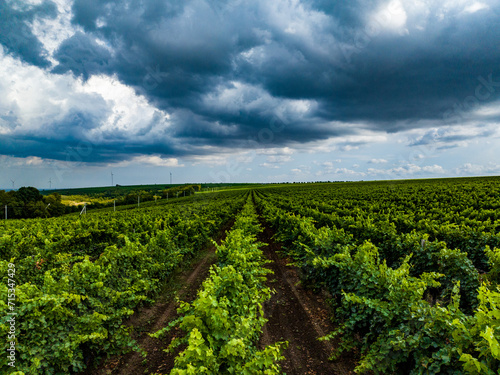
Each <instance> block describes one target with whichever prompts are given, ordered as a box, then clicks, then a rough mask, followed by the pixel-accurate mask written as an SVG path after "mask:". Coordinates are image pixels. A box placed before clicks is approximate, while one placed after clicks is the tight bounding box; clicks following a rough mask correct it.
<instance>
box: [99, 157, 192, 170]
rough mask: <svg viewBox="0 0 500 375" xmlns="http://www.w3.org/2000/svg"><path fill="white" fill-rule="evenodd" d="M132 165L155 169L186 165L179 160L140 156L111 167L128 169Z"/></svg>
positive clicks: (111, 164)
mask: <svg viewBox="0 0 500 375" xmlns="http://www.w3.org/2000/svg"><path fill="white" fill-rule="evenodd" d="M131 165H146V166H147V165H149V166H153V167H184V164H179V159H177V158H162V157H160V156H157V155H139V156H135V157H133V158H132V159H130V160H126V161H121V162H118V163H110V164H108V166H109V167H115V168H119V167H128V166H131Z"/></svg>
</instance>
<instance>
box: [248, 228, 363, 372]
mask: <svg viewBox="0 0 500 375" xmlns="http://www.w3.org/2000/svg"><path fill="white" fill-rule="evenodd" d="M261 225H262V227H263V228H264V231H263V232H262V233H261V234H260V235H259V236H258V239H259V241H262V242H264V243H266V244H268V245H267V246H264V247H263V248H262V250H263V251H264V255H265V256H266V257H267V258H268V259H270V260H272V262H271V263H269V264H268V265H267V267H268V268H269V269H271V270H272V271H273V272H274V275H268V281H267V283H268V284H267V285H268V286H269V287H270V288H272V289H275V290H276V293H275V294H274V295H273V296H272V297H271V299H270V300H269V301H268V302H267V303H266V304H265V305H264V313H265V317H266V318H267V319H268V320H269V321H268V322H267V323H266V325H265V326H264V330H263V335H262V338H261V345H262V346H265V345H269V344H272V343H274V342H277V341H288V343H289V344H288V349H287V350H286V351H285V352H284V356H285V358H286V359H285V360H284V361H283V362H281V366H282V371H283V372H284V373H286V374H287V375H304V374H317V375H319V374H325V375H326V374H328V375H335V374H341V375H344V374H353V373H354V367H356V358H355V357H354V355H353V354H352V353H345V354H343V355H342V356H341V357H340V358H339V359H337V360H336V361H334V362H332V361H329V360H328V358H329V357H330V355H331V353H332V352H333V350H334V348H335V345H336V344H337V343H336V342H334V341H332V342H330V341H318V340H317V339H318V338H319V337H321V336H324V335H326V334H327V333H329V332H331V331H333V330H334V328H335V327H334V326H333V324H332V322H331V321H330V319H329V317H330V316H332V314H333V312H332V311H330V308H329V306H328V304H327V303H326V302H325V300H326V299H327V298H328V296H327V295H326V294H324V293H323V294H314V293H313V292H312V291H311V290H308V289H305V288H304V287H302V284H301V282H300V278H299V274H298V271H297V269H296V268H295V267H293V266H288V265H287V264H288V263H289V262H290V261H289V260H288V259H286V258H282V257H280V256H279V255H278V254H277V252H279V251H281V244H279V243H277V242H275V241H274V240H273V238H272V237H273V234H274V233H273V232H272V230H271V229H270V228H268V227H267V226H266V224H265V223H264V222H261Z"/></svg>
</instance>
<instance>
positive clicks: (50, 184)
mask: <svg viewBox="0 0 500 375" xmlns="http://www.w3.org/2000/svg"><path fill="white" fill-rule="evenodd" d="M49 188H50V190H52V177H51V178H49Z"/></svg>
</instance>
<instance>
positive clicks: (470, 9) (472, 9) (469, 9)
mask: <svg viewBox="0 0 500 375" xmlns="http://www.w3.org/2000/svg"><path fill="white" fill-rule="evenodd" d="M489 8H490V7H489V6H488V5H487V4H484V3H480V2H478V1H476V2H474V3H472V4H470V5H468V6H466V7H465V9H464V12H465V13H476V12H478V11H480V10H483V9H489Z"/></svg>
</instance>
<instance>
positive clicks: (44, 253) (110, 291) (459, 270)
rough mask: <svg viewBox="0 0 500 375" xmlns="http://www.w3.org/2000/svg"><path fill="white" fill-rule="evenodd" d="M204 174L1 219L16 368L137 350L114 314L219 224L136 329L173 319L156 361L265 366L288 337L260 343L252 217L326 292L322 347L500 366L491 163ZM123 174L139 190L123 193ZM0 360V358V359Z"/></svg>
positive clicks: (155, 291) (430, 364)
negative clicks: (167, 194)
mask: <svg viewBox="0 0 500 375" xmlns="http://www.w3.org/2000/svg"><path fill="white" fill-rule="evenodd" d="M212 187H215V186H212ZM212 187H211V186H205V185H202V189H201V191H200V192H195V193H193V194H192V195H190V196H186V197H184V196H182V197H178V198H175V199H172V198H171V199H168V200H167V199H157V200H156V201H149V202H146V203H143V204H142V205H140V207H138V205H137V204H130V205H123V206H120V207H119V208H118V209H117V210H116V212H115V210H114V209H113V207H107V208H103V209H96V210H93V211H92V210H89V211H88V212H87V213H86V214H83V215H79V214H78V213H74V214H69V215H64V216H61V217H55V218H45V219H23V220H2V222H1V223H0V254H1V258H0V259H1V260H0V268H1V270H2V284H1V286H0V291H1V298H0V301H1V302H0V310H2V311H1V314H0V321H1V323H2V325H1V336H2V342H3V345H4V353H7V350H8V349H9V347H11V345H12V344H11V341H13V342H14V343H15V345H14V346H15V350H16V370H17V371H21V372H24V373H25V374H68V373H77V372H80V371H84V370H85V369H86V368H88V367H92V366H94V365H95V364H96V363H97V362H96V361H97V359H99V358H104V357H107V356H109V355H112V354H113V355H120V353H123V352H126V351H128V350H139V348H138V346H137V343H136V342H135V341H134V340H133V339H132V336H131V331H132V330H133V329H134V328H133V327H132V328H131V327H130V326H129V325H127V324H125V323H126V322H127V319H129V318H130V317H131V316H134V314H136V313H137V312H138V308H139V307H140V306H143V305H145V304H146V305H151V304H153V305H154V304H155V301H156V300H157V298H159V293H160V291H161V290H162V286H163V285H165V283H168V282H169V280H170V279H171V277H172V275H173V274H174V273H175V272H176V270H177V269H178V268H179V267H181V265H182V264H184V263H186V262H187V261H188V260H189V259H192V258H193V257H195V256H196V254H198V253H199V252H201V251H202V249H205V248H207V247H208V246H210V245H211V243H212V239H215V238H216V235H217V233H220V231H221V228H229V229H228V230H227V233H226V238H225V240H224V241H223V242H222V244H220V245H217V250H216V258H217V260H216V264H215V265H213V266H212V267H211V271H210V273H209V275H208V276H207V278H206V280H205V281H204V282H203V284H202V285H201V287H200V289H199V290H198V293H197V296H196V298H195V299H194V300H193V301H191V302H189V303H187V302H186V303H183V304H181V305H180V307H179V316H178V317H177V318H176V319H175V320H173V321H171V322H167V323H165V324H164V327H162V329H160V330H159V331H158V330H155V331H151V332H149V333H151V334H152V335H153V336H155V337H162V336H163V335H164V334H165V333H166V332H169V331H171V330H175V329H177V330H178V331H175V332H177V333H175V336H176V338H175V339H174V341H173V342H172V343H170V342H167V343H162V344H161V345H162V347H163V348H166V347H168V346H169V345H170V346H171V348H176V347H178V348H177V349H172V350H177V352H175V353H176V357H175V364H174V365H173V367H171V368H170V369H169V371H171V372H170V373H172V374H201V373H207V374H244V373H245V374H263V373H266V374H279V373H282V370H281V369H280V363H282V362H283V361H284V362H283V363H286V361H287V360H291V359H290V358H288V357H287V356H288V355H289V354H287V353H289V352H287V351H285V349H286V347H287V342H286V341H289V338H288V337H284V339H283V340H279V341H280V342H271V343H268V344H266V345H260V344H259V342H260V340H261V334H262V331H263V329H264V327H265V326H266V322H267V318H266V317H265V315H264V308H263V306H266V303H267V301H269V300H270V299H272V298H276V297H273V294H275V291H273V290H271V289H270V288H269V287H268V286H267V284H266V274H269V273H270V271H266V268H264V266H265V264H266V263H268V262H270V261H269V260H266V259H265V257H264V255H263V252H262V250H260V249H261V248H262V244H261V243H259V242H258V241H257V240H256V238H257V235H258V234H259V233H261V232H262V231H263V230H266V231H267V233H271V234H272V236H273V239H274V240H275V241H277V243H279V244H280V246H282V249H283V251H282V252H280V254H278V255H279V256H282V257H287V259H288V262H290V263H291V262H293V264H294V266H295V268H296V269H297V271H298V272H299V274H300V275H301V283H302V284H303V285H304V286H306V287H307V288H309V289H310V290H311V291H312V292H315V293H320V294H318V296H324V295H326V296H328V297H318V298H323V299H324V300H325V302H326V303H328V304H329V305H330V307H331V310H330V314H331V316H330V317H331V319H333V321H334V324H335V327H336V328H335V329H334V330H333V331H331V332H325V336H324V337H323V338H322V340H330V341H331V342H332V343H333V344H332V345H333V349H334V350H333V352H331V353H328V355H333V358H332V359H331V360H332V361H333V362H335V361H339V358H341V357H342V353H345V352H348V353H351V354H350V355H351V357H349V358H352V359H351V360H350V361H352V364H353V367H356V368H357V371H358V372H359V373H364V372H366V373H376V374H441V373H443V374H466V373H471V374H498V373H499V371H500V343H499V342H500V287H499V283H500V178H499V177H485V178H460V179H433V180H405V181H370V182H334V183H314V184H283V185H259V184H255V185H241V186H240V185H231V186H229V185H227V186H219V189H218V190H215V189H214V190H215V191H214V193H213V194H207V192H208V190H205V191H204V190H203V188H210V189H211V188H212ZM136 188H137V190H142V191H146V190H147V189H146V188H145V187H144V186H142V187H133V189H132V187H128V189H129V190H127V192H126V194H129V193H130V192H131V190H134V189H136ZM162 188H164V186H162ZM100 189H106V188H96V189H91V190H89V189H74V190H71V191H70V190H68V191H64V193H65V194H67V195H73V196H75V195H85V196H87V197H89V196H91V195H92V194H106V193H105V190H100ZM150 189H152V188H151V187H150ZM60 192H61V191H60ZM204 192H205V193H204ZM210 192H211V190H210ZM44 193H48V192H44ZM61 193H62V192H61ZM278 255H277V256H278ZM13 270H15V271H13ZM270 277H273V276H270ZM321 293H322V294H321ZM9 302H10V304H9ZM9 312H15V313H16V314H17V315H16V316H15V329H14V331H12V330H11V329H10V327H11V326H12V324H11V321H9V317H10V316H11V315H9V314H8V313H9ZM176 327H177V328H176ZM12 334H14V336H15V337H10V338H9V335H12ZM307 334H310V335H312V336H314V339H316V336H315V335H316V333H315V332H308V333H307ZM317 338H319V337H317ZM148 355H149V354H145V357H144V358H145V359H144V361H146V362H147V358H149V357H148ZM9 363H10V361H9V358H8V356H7V355H4V356H2V357H1V358H0V369H1V370H0V371H1V372H2V373H10V372H9V371H11V367H10V366H9Z"/></svg>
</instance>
